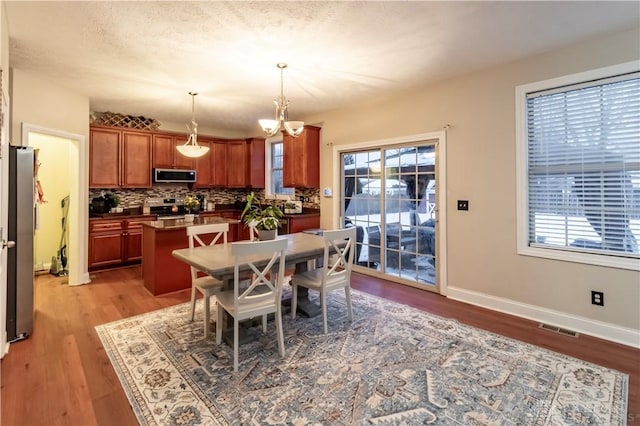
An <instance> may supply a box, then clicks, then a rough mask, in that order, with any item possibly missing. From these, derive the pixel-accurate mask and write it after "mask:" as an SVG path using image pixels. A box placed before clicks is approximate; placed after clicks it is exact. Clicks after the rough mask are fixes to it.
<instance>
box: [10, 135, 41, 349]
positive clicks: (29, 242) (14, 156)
mask: <svg viewBox="0 0 640 426" xmlns="http://www.w3.org/2000/svg"><path fill="white" fill-rule="evenodd" d="M33 162H34V156H33V148H31V147H15V146H11V147H9V228H8V239H9V241H13V242H15V245H14V246H13V247H11V248H9V250H8V251H7V341H9V342H13V341H16V340H22V339H25V338H27V337H28V336H29V335H30V334H31V332H32V330H33V282H34V268H33V234H34V199H35V198H34V187H35V178H34V164H33Z"/></svg>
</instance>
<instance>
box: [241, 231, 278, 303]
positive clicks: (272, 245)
mask: <svg viewBox="0 0 640 426" xmlns="http://www.w3.org/2000/svg"><path fill="white" fill-rule="evenodd" d="M287 243H288V240H287V239H286V238H279V239H275V240H270V241H238V242H233V243H231V254H232V255H233V256H234V272H233V275H234V286H233V287H234V290H233V291H234V299H235V304H236V308H237V306H238V305H239V304H242V303H258V302H261V301H263V300H274V301H277V300H280V297H281V294H282V278H283V276H284V251H285V250H286V248H287ZM265 254H269V255H271V258H270V259H269V261H268V262H267V264H266V265H264V266H259V264H261V263H263V262H264V259H265V257H264V255H265ZM276 263H277V264H278V265H277V266H278V270H277V273H275V274H274V273H273V272H274V271H273V269H274V267H275V265H276ZM245 265H246V266H248V267H249V269H250V270H251V271H252V278H251V282H250V284H249V286H248V287H247V288H245V289H242V291H241V290H240V283H241V281H242V279H243V278H244V277H245V276H246V275H244V271H243V275H241V273H240V268H241V267H242V266H245Z"/></svg>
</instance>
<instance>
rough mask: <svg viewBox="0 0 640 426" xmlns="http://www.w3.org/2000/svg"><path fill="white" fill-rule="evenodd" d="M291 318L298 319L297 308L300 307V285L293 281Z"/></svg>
mask: <svg viewBox="0 0 640 426" xmlns="http://www.w3.org/2000/svg"><path fill="white" fill-rule="evenodd" d="M291 290H292V291H291V318H292V319H296V309H298V286H297V285H295V284H293V281H291Z"/></svg>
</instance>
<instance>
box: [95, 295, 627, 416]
mask: <svg viewBox="0 0 640 426" xmlns="http://www.w3.org/2000/svg"><path fill="white" fill-rule="evenodd" d="M353 305H354V321H353V322H352V323H349V322H348V321H347V320H346V315H345V314H346V308H345V306H344V294H343V293H342V292H336V293H333V294H331V295H330V296H329V303H328V306H329V315H330V316H329V334H327V335H323V334H322V318H321V317H316V318H311V319H308V318H303V317H298V318H296V319H295V320H292V319H291V318H290V316H289V315H285V317H284V331H285V347H286V356H285V358H281V357H280V356H279V355H278V349H277V343H276V338H275V335H276V333H275V329H274V325H273V322H269V327H268V329H267V333H266V334H262V333H261V329H260V327H256V330H255V333H256V335H257V336H258V339H257V340H256V341H254V342H252V343H249V344H246V345H242V346H241V347H240V357H239V362H240V368H239V371H238V373H236V374H234V372H233V366H232V357H233V353H232V350H231V348H230V347H229V346H227V345H226V344H224V343H223V344H222V345H220V346H216V344H215V336H210V337H209V338H208V339H207V340H203V331H202V303H198V308H200V312H199V313H198V317H197V318H196V321H195V322H189V321H188V320H187V317H188V310H189V305H188V304H181V305H177V306H174V307H171V308H167V309H162V310H159V311H155V312H151V313H148V314H144V315H139V316H136V317H132V318H127V319H124V320H120V321H116V322H113V323H110V324H105V325H101V326H98V327H96V330H97V331H98V334H99V336H100V338H101V339H102V343H103V345H104V347H105V348H106V350H107V352H108V354H109V357H110V358H111V362H112V364H113V366H114V368H115V370H116V372H117V374H118V376H119V378H120V381H121V383H122V386H123V388H124V389H125V391H126V393H127V396H128V398H129V401H130V402H131V405H132V407H133V410H134V412H135V414H136V416H137V418H138V420H139V421H140V423H141V424H143V425H147V424H148V425H156V424H159V425H227V424H233V425H249V424H250V425H275V424H287V425H310V424H313V425H361V424H373V425H416V424H427V423H432V424H440V425H455V424H464V425H469V424H473V425H476V424H477V425H586V424H589V425H622V424H624V423H625V420H624V419H625V416H626V403H627V386H628V376H626V375H624V374H622V373H619V372H617V371H613V370H609V369H606V368H603V367H599V366H596V365H593V364H589V363H587V362H584V361H580V360H577V359H574V358H570V357H567V356H565V355H561V354H558V353H554V352H551V351H548V350H545V349H542V348H539V347H536V346H532V345H528V344H525V343H521V342H518V341H515V340H512V339H508V338H505V337H502V336H498V335H495V334H492V333H489V332H486V331H483V330H479V329H476V328H472V327H469V326H466V325H463V324H461V323H459V322H457V321H454V320H449V319H445V318H441V317H438V316H435V315H431V314H428V313H425V312H422V311H419V310H416V309H413V308H410V307H407V306H403V305H399V304H396V303H393V302H390V301H387V300H383V299H379V298H376V297H373V296H369V295H366V294H364V293H361V292H357V291H353ZM213 317H214V318H215V316H213Z"/></svg>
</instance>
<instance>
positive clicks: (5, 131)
mask: <svg viewBox="0 0 640 426" xmlns="http://www.w3.org/2000/svg"><path fill="white" fill-rule="evenodd" d="M5 7H6V5H5V2H0V35H1V36H0V39H1V42H0V69H2V83H1V84H2V92H3V94H4V97H5V99H7V102H10V99H9V97H8V95H9V27H8V24H7V12H6V10H5ZM0 102H3V99H2V97H0ZM7 107H8V108H6V109H7V111H5V108H4V107H3V108H2V109H3V111H2V116H3V124H2V128H1V129H0V131H1V132H2V135H1V136H0V150H1V152H2V156H1V157H2V159H1V160H0V228H2V232H1V233H0V240H5V239H6V237H7V224H8V211H7V205H8V203H9V192H8V183H7V180H8V177H9V174H8V173H9V161H8V158H9V156H8V155H7V153H8V151H9V130H10V123H7V122H6V120H7V119H9V115H8V114H9V111H8V110H10V103H9V104H8V105H7ZM6 328H7V250H0V358H2V357H3V356H4V355H5V353H6V352H7V350H8V349H9V346H8V345H7V333H6Z"/></svg>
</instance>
